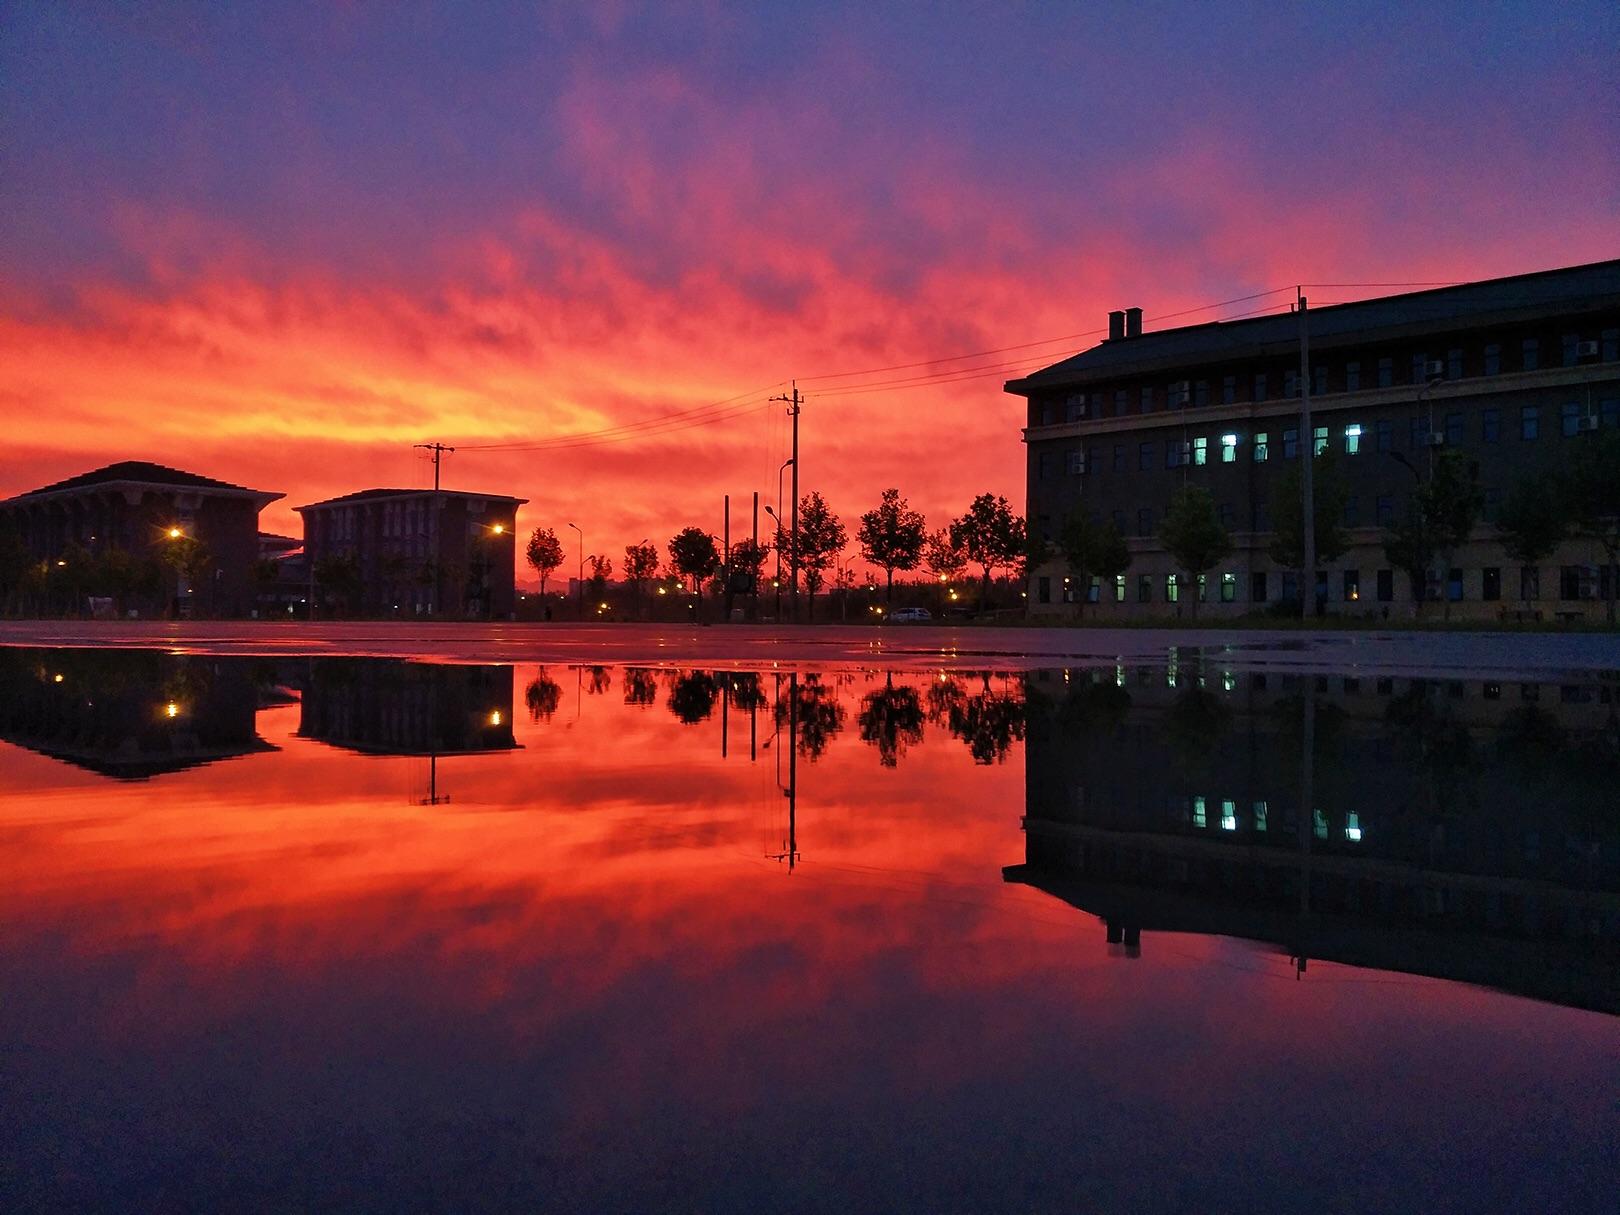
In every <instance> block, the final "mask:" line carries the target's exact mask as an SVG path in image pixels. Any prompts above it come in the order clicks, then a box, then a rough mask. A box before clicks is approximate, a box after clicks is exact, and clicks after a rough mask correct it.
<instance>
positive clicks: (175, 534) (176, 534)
mask: <svg viewBox="0 0 1620 1215" xmlns="http://www.w3.org/2000/svg"><path fill="white" fill-rule="evenodd" d="M183 535H185V533H184V532H182V531H181V530H180V529H179V528H178V527H171V528H170V529H169V539H170V540H178V539H180V537H181V536H183Z"/></svg>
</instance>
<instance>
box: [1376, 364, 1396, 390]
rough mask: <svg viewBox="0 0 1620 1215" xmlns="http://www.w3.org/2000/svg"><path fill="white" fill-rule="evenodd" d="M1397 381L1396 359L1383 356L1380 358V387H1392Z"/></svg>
mask: <svg viewBox="0 0 1620 1215" xmlns="http://www.w3.org/2000/svg"><path fill="white" fill-rule="evenodd" d="M1394 383H1395V360H1394V359H1392V358H1382V359H1379V360H1378V387H1380V388H1390V387H1392V386H1393V385H1394Z"/></svg>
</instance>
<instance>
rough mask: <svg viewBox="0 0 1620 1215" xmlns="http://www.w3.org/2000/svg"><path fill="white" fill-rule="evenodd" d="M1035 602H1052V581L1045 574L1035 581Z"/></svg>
mask: <svg viewBox="0 0 1620 1215" xmlns="http://www.w3.org/2000/svg"><path fill="white" fill-rule="evenodd" d="M1035 600H1036V602H1037V603H1051V602H1052V579H1051V578H1049V577H1048V576H1047V575H1045V574H1042V575H1041V576H1040V577H1039V578H1037V579H1036V580H1035Z"/></svg>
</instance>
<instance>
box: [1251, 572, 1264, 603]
mask: <svg viewBox="0 0 1620 1215" xmlns="http://www.w3.org/2000/svg"><path fill="white" fill-rule="evenodd" d="M1249 600H1250V602H1252V603H1264V602H1265V601H1266V572H1265V570H1255V571H1254V572H1253V573H1252V574H1250V575H1249Z"/></svg>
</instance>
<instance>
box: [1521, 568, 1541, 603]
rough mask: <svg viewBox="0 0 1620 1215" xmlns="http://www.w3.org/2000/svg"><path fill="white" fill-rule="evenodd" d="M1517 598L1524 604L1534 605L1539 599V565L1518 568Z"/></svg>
mask: <svg viewBox="0 0 1620 1215" xmlns="http://www.w3.org/2000/svg"><path fill="white" fill-rule="evenodd" d="M1519 598H1520V599H1522V600H1524V601H1525V602H1526V603H1534V602H1535V601H1536V600H1538V599H1540V598H1541V567H1540V566H1539V565H1521V566H1520V567H1519Z"/></svg>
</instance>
